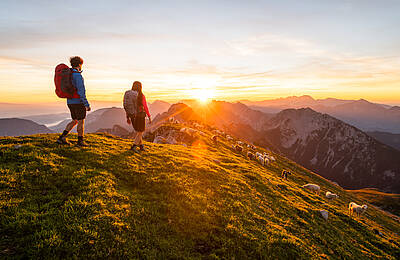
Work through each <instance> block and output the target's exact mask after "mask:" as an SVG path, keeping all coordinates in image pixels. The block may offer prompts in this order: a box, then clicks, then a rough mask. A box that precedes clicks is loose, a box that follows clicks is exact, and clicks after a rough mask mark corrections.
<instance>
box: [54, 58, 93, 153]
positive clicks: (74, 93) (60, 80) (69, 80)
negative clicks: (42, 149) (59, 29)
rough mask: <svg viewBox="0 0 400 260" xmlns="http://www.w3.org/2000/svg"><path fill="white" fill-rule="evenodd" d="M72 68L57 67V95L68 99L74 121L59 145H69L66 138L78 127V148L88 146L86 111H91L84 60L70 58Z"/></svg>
mask: <svg viewBox="0 0 400 260" xmlns="http://www.w3.org/2000/svg"><path fill="white" fill-rule="evenodd" d="M69 61H70V63H71V67H72V68H69V67H68V66H67V65H65V64H60V65H58V66H57V67H56V73H55V76H54V83H55V85H56V94H57V96H58V97H60V98H67V105H68V108H69V110H70V112H71V118H72V121H71V122H70V123H68V125H67V126H66V127H65V130H64V132H63V133H62V134H61V135H60V137H58V139H57V141H56V142H57V143H59V144H69V142H68V141H67V139H66V137H67V135H68V133H69V132H70V131H71V130H72V128H74V126H76V125H78V126H77V132H78V143H77V144H78V146H81V147H84V146H87V145H86V144H85V142H84V141H83V135H84V128H85V127H84V124H85V118H86V111H90V105H89V102H88V101H87V99H86V90H85V84H84V81H83V77H82V74H81V73H82V65H83V59H82V58H81V57H78V56H75V57H71V58H70V60H69Z"/></svg>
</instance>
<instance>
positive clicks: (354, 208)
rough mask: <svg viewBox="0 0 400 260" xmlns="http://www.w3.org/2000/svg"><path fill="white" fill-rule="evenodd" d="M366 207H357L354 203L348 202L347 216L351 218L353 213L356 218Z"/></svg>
mask: <svg viewBox="0 0 400 260" xmlns="http://www.w3.org/2000/svg"><path fill="white" fill-rule="evenodd" d="M367 208H368V206H367V205H362V206H361V205H358V204H357V203H355V202H350V203H349V214H350V216H352V215H353V214H354V213H355V214H356V216H360V215H361V214H363V213H364V212H365V211H366V210H367Z"/></svg>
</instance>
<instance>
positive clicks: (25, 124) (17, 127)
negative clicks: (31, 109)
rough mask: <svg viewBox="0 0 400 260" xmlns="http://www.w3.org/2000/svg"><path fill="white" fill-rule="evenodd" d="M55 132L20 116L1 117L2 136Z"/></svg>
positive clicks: (0, 129) (0, 134)
mask: <svg viewBox="0 0 400 260" xmlns="http://www.w3.org/2000/svg"><path fill="white" fill-rule="evenodd" d="M39 133H40V134H46V133H53V131H52V130H50V129H49V128H47V127H46V126H44V125H40V124H37V123H35V122H33V121H31V120H27V119H20V118H0V136H19V135H31V134H39Z"/></svg>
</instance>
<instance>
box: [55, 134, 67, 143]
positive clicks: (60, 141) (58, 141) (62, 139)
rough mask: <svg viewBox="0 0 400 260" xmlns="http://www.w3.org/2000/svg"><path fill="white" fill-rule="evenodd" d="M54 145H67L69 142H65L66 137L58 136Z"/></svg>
mask: <svg viewBox="0 0 400 260" xmlns="http://www.w3.org/2000/svg"><path fill="white" fill-rule="evenodd" d="M56 143H58V144H69V142H68V141H67V137H65V136H62V137H61V136H60V137H59V138H58V139H57V141H56Z"/></svg>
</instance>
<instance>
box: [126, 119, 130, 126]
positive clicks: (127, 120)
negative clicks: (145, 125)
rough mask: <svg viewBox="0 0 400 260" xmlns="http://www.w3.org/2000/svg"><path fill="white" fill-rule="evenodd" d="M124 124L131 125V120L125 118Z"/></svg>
mask: <svg viewBox="0 0 400 260" xmlns="http://www.w3.org/2000/svg"><path fill="white" fill-rule="evenodd" d="M126 122H127V123H128V125H130V124H131V119H130V118H129V117H127V118H126Z"/></svg>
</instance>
